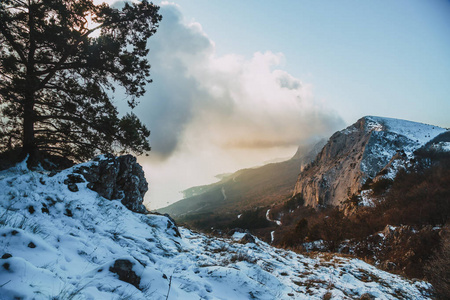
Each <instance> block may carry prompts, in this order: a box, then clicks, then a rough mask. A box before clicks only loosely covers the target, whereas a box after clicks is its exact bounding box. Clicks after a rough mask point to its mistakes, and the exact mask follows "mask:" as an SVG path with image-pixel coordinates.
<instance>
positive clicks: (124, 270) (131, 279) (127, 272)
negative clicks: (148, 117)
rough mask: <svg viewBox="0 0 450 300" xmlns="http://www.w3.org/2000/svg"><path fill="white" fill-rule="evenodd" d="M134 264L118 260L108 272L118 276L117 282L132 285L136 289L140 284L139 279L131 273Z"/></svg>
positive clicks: (125, 260)
mask: <svg viewBox="0 0 450 300" xmlns="http://www.w3.org/2000/svg"><path fill="white" fill-rule="evenodd" d="M133 266H134V263H133V262H131V261H129V260H127V259H118V260H116V261H115V262H114V266H112V267H110V268H109V271H110V272H112V273H115V274H117V275H119V280H122V281H124V282H128V283H129V284H132V285H134V286H135V287H136V288H137V289H140V288H139V284H140V283H141V278H140V277H139V276H138V275H137V274H136V273H135V272H134V271H133Z"/></svg>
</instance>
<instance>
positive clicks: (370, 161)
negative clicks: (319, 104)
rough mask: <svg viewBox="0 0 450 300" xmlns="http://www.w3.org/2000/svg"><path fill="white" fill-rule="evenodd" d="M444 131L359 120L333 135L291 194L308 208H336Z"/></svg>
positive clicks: (384, 120) (390, 121)
mask: <svg viewBox="0 0 450 300" xmlns="http://www.w3.org/2000/svg"><path fill="white" fill-rule="evenodd" d="M444 131H445V129H443V128H439V127H436V126H431V125H425V124H420V123H415V122H410V121H404V120H397V119H390V118H380V117H364V118H361V119H360V120H358V121H357V122H356V123H355V124H353V125H351V126H349V127H347V128H346V129H344V130H341V131H338V132H336V133H335V134H333V136H331V138H330V139H329V140H328V142H327V144H326V145H325V146H324V147H323V149H322V151H321V152H320V153H319V154H318V155H317V157H316V159H315V160H314V161H313V162H312V163H311V164H309V165H307V166H306V167H304V168H303V170H302V172H301V173H300V175H299V177H298V180H297V183H296V185H295V189H294V195H297V194H301V195H302V196H303V198H304V200H305V205H308V206H313V207H318V206H325V205H333V206H337V205H340V204H341V203H343V202H344V201H345V200H347V199H348V198H349V197H351V196H352V195H354V194H356V193H358V192H359V191H360V190H361V187H362V185H363V184H364V183H365V182H366V180H367V179H369V178H370V179H373V178H375V177H376V176H377V174H379V172H380V171H381V170H383V168H386V166H388V165H389V163H391V165H392V164H393V162H394V161H399V160H398V158H404V157H405V156H408V155H411V154H412V153H413V151H414V150H416V149H418V148H419V147H421V146H422V145H424V144H425V143H426V142H427V141H429V140H431V139H432V138H434V137H435V136H437V135H438V134H440V133H442V132H444ZM396 155H397V156H396ZM394 156H395V157H394ZM391 165H389V166H391ZM390 169H393V168H390Z"/></svg>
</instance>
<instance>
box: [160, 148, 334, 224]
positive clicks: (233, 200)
mask: <svg viewBox="0 0 450 300" xmlns="http://www.w3.org/2000/svg"><path fill="white" fill-rule="evenodd" d="M325 143H326V140H324V139H323V140H320V141H318V142H316V143H314V144H309V145H305V146H301V147H299V148H298V150H297V152H296V154H295V155H294V156H293V157H292V158H291V159H289V160H287V161H284V162H278V163H270V164H267V165H264V166H261V167H255V168H249V169H243V170H239V171H237V172H235V173H233V174H231V175H228V176H225V177H223V178H222V180H220V181H219V182H217V183H214V184H210V185H204V186H197V187H192V188H189V189H187V190H185V191H183V193H184V195H185V199H183V200H180V201H178V202H176V203H174V204H172V205H170V206H168V207H165V208H161V209H158V212H161V213H169V214H170V215H171V216H173V217H175V218H177V219H180V218H186V217H192V218H193V217H194V216H197V217H198V216H199V215H203V214H206V213H207V214H210V213H212V212H216V213H217V212H227V213H233V216H234V217H236V216H235V215H234V214H235V213H236V212H239V211H242V210H246V209H251V208H254V207H258V206H266V205H271V204H273V203H277V202H279V201H282V200H286V199H288V198H289V197H290V196H291V195H292V193H293V191H294V190H293V189H294V185H295V182H296V179H297V177H298V174H299V173H300V171H301V168H302V167H303V166H304V165H306V164H308V163H309V162H311V161H312V160H313V159H314V158H315V156H316V155H317V153H318V152H319V151H320V149H321V148H322V147H323V145H324V144H325ZM224 199H226V201H225V200H224Z"/></svg>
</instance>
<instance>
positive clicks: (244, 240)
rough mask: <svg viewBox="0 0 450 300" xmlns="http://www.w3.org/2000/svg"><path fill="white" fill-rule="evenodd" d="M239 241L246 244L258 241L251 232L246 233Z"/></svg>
mask: <svg viewBox="0 0 450 300" xmlns="http://www.w3.org/2000/svg"><path fill="white" fill-rule="evenodd" d="M239 241H240V242H241V243H244V244H247V243H255V242H256V240H255V237H254V236H253V235H251V234H250V233H246V234H245V235H244V236H243V237H242V238H241V239H240V240H239Z"/></svg>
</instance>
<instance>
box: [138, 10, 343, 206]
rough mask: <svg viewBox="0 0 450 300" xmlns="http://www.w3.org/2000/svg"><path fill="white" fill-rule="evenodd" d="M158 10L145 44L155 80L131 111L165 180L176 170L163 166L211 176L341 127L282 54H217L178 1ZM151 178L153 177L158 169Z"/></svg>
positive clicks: (292, 149)
mask: <svg viewBox="0 0 450 300" xmlns="http://www.w3.org/2000/svg"><path fill="white" fill-rule="evenodd" d="M160 12H161V14H162V15H163V20H162V22H161V24H160V28H159V30H158V32H157V34H156V35H155V36H154V37H152V38H151V39H150V43H149V46H150V54H149V60H150V63H151V64H152V78H153V80H154V82H153V83H152V84H150V85H149V86H148V92H147V94H146V96H144V99H141V104H140V105H139V106H138V110H137V112H136V113H137V114H138V115H139V116H140V118H141V119H142V120H143V121H144V122H146V123H147V124H148V126H149V128H150V129H151V131H152V134H151V137H150V141H151V145H152V153H151V157H150V160H152V161H153V163H154V162H155V161H157V160H159V159H162V158H164V159H165V160H166V161H165V163H164V164H160V165H157V166H156V165H155V166H154V167H153V171H155V170H160V172H159V175H161V176H163V177H165V178H166V179H165V180H166V182H167V181H170V180H171V178H170V176H172V177H173V176H175V175H173V174H174V172H172V173H171V172H169V171H167V170H169V168H172V169H171V170H172V171H173V170H175V169H177V168H178V170H180V169H181V168H186V167H187V166H188V165H189V167H192V168H194V169H195V170H194V171H195V172H197V173H199V172H200V171H202V172H203V175H204V176H212V175H214V174H217V173H220V172H227V171H233V170H235V169H231V168H241V167H243V166H250V165H249V164H256V163H258V162H262V161H264V160H268V159H271V158H274V157H273V155H282V156H286V155H293V154H294V152H295V148H296V146H297V145H299V144H301V143H302V142H304V141H305V140H308V139H310V138H311V137H312V136H316V135H329V134H331V133H332V132H333V131H335V130H336V129H339V128H340V127H342V126H343V122H342V120H341V118H340V117H339V116H337V115H336V114H335V113H334V112H333V111H330V110H328V109H327V108H326V107H325V106H324V105H323V104H321V103H318V102H317V101H315V99H314V97H313V91H312V87H311V86H310V85H308V84H307V83H304V82H302V81H301V80H300V79H298V78H295V77H293V76H292V75H290V74H289V73H287V72H285V71H283V70H282V69H281V68H282V64H283V63H284V61H285V58H284V56H283V54H281V53H272V52H270V51H268V52H264V53H261V52H257V53H255V54H254V55H253V57H252V58H250V59H246V58H245V57H243V56H240V55H236V54H230V55H225V56H217V55H216V54H215V45H214V43H213V41H212V40H211V39H210V38H209V37H208V36H207V35H206V34H205V33H204V31H203V29H202V27H201V25H200V24H198V23H195V22H190V23H189V22H186V21H185V20H184V19H183V16H182V14H181V11H180V8H179V7H178V6H176V5H174V4H170V3H165V4H163V5H162V6H161V10H160ZM291 152H292V153H291ZM289 153H291V154H289ZM271 155H272V156H271ZM152 157H153V158H152ZM186 160H189V161H191V162H194V163H187V162H186ZM145 161H148V160H143V162H144V163H145ZM183 161H184V163H185V164H184V165H183ZM196 166H197V167H196ZM150 169H151V168H150ZM225 169H226V170H225ZM194 171H193V172H194ZM150 172H151V171H150ZM163 174H166V175H163ZM170 174H172V175H170ZM203 175H202V176H198V175H196V176H192V175H181V174H180V175H179V176H180V178H179V182H178V184H180V182H185V183H186V186H184V187H182V188H187V187H188V186H189V185H188V184H200V183H206V182H196V181H195V180H194V179H193V178H192V177H195V178H197V179H199V180H200V179H201V180H204V178H205V177H204V176H203ZM152 176H153V179H155V180H157V179H156V177H154V176H158V174H154V175H152ZM181 177H183V178H181ZM188 177H190V178H188ZM208 178H209V177H208ZM159 180H161V179H159ZM188 181H189V183H188ZM150 182H152V178H150ZM156 184H159V183H156V182H155V185H156ZM173 188H174V186H173V185H172V189H173ZM157 189H161V186H158V188H157ZM180 189H181V188H180ZM174 192H177V191H173V192H172V193H174ZM161 195H162V193H161ZM161 197H163V198H166V197H168V196H161ZM173 197H178V196H173ZM178 199H179V197H178V198H175V199H171V201H174V200H178ZM159 200H160V199H159ZM159 200H158V201H159ZM151 201H153V200H151Z"/></svg>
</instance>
